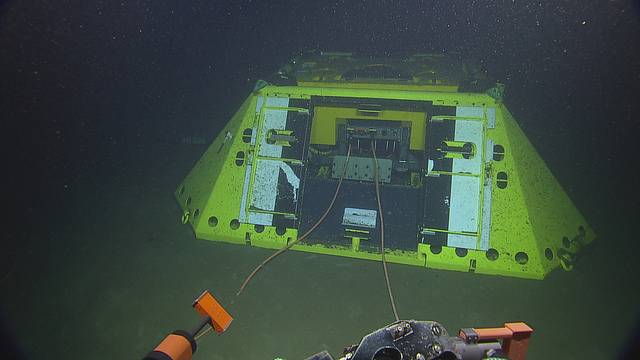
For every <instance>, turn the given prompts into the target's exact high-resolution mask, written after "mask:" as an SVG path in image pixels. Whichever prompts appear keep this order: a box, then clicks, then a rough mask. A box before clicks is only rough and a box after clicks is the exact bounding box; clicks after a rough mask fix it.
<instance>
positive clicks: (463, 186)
mask: <svg viewBox="0 0 640 360" xmlns="http://www.w3.org/2000/svg"><path fill="white" fill-rule="evenodd" d="M456 117H461V118H480V119H482V118H484V108H482V107H479V106H477V107H476V106H459V107H457V108H456ZM482 137H483V122H482V121H478V120H460V119H458V120H456V124H455V134H454V140H455V141H462V142H470V143H473V144H474V148H475V154H474V156H473V157H472V158H470V159H453V167H452V172H453V173H454V175H453V176H452V178H451V197H450V200H449V227H448V229H449V231H452V232H471V233H477V231H478V220H479V219H478V213H479V208H480V178H479V177H475V176H465V175H456V173H465V174H474V175H480V174H481V173H482V171H483V148H484V146H483V145H484V141H483V139H482ZM476 244H477V239H476V237H473V236H465V235H456V234H449V235H448V237H447V245H448V246H453V247H461V248H467V249H475V248H476Z"/></svg>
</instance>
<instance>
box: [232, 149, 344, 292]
mask: <svg viewBox="0 0 640 360" xmlns="http://www.w3.org/2000/svg"><path fill="white" fill-rule="evenodd" d="M350 156H351V144H349V149H348V150H347V159H346V160H345V162H344V168H343V169H342V175H340V180H338V186H336V191H335V193H334V194H333V199H331V202H330V203H329V206H328V207H327V210H325V212H324V214H322V216H321V217H320V218H319V219H318V221H316V223H315V224H313V226H311V227H310V228H309V230H307V231H306V232H305V233H304V234H303V235H302V236H300V237H299V238H297V239H296V240H295V241H292V242H291V243H289V244H288V245H287V246H285V247H283V248H282V249H280V250H278V251H276V252H275V253H273V254H272V255H271V256H269V257H268V258H266V259H264V261H262V263H260V265H258V266H257V267H256V268H255V269H253V271H252V272H251V274H249V276H247V278H246V279H245V280H244V282H243V283H242V286H240V289H239V290H238V292H237V293H236V296H240V294H242V292H243V291H244V289H245V288H246V287H247V285H248V284H249V282H250V281H251V279H253V277H254V276H255V275H256V274H257V273H258V271H260V270H261V269H262V268H263V267H264V266H265V265H266V264H267V263H268V262H269V261H271V260H273V259H274V258H275V257H277V256H278V255H280V254H282V253H283V252H285V251H287V250H289V249H290V248H292V247H293V246H294V245H295V244H297V243H299V242H300V241H302V240H304V239H305V238H306V237H307V236H309V234H311V232H313V231H314V230H315V229H316V228H317V227H318V226H320V224H322V222H323V221H324V219H325V218H326V217H327V215H329V212H330V211H331V209H332V208H333V204H334V203H335V202H336V198H337V197H338V193H339V192H340V187H341V186H342V180H343V179H344V176H345V174H346V173H347V165H348V164H349V157H350Z"/></svg>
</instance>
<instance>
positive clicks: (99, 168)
mask: <svg viewBox="0 0 640 360" xmlns="http://www.w3.org/2000/svg"><path fill="white" fill-rule="evenodd" d="M639 19H640V6H639V5H638V3H637V2H631V1H600V0H598V1H591V2H586V3H585V2H580V1H562V2H521V1H496V2H490V3H489V2H476V1H433V2H432V1H428V2H416V1H405V2H396V1H341V2H320V1H319V2H296V1H292V2H288V3H287V2H284V1H283V2H273V1H272V2H259V1H234V2H229V3H224V2H221V1H215V2H214V1H162V2H157V1H115V2H109V1H96V0H83V1H80V0H70V1H62V2H60V1H42V0H41V1H28V0H27V1H5V2H3V3H2V4H1V5H0V76H1V78H2V83H1V84H2V85H1V86H0V114H1V115H0V117H1V124H2V134H3V142H2V145H3V146H2V149H3V151H2V152H3V155H4V156H3V160H4V165H3V166H2V169H3V171H2V174H3V175H2V179H3V187H4V188H5V197H6V201H5V211H3V213H4V215H2V216H3V218H4V221H3V224H5V226H4V229H3V232H4V233H3V240H4V241H3V242H2V247H1V248H0V253H1V254H2V255H1V256H0V271H1V272H2V273H0V276H1V277H2V282H1V283H0V301H1V303H2V311H3V312H2V317H3V318H4V319H5V320H4V328H5V330H4V331H5V334H7V335H6V336H7V337H6V338H7V339H9V336H10V337H12V338H13V340H11V341H8V342H10V343H12V344H13V346H15V347H16V348H18V349H21V350H19V351H20V352H22V353H23V354H25V356H26V357H27V358H52V359H53V358H66V357H69V358H79V357H86V358H105V359H108V358H115V357H134V358H135V357H140V356H141V355H142V354H143V353H144V352H145V351H146V350H147V349H148V348H150V347H152V346H153V345H154V344H155V342H156V341H158V340H159V339H160V338H161V337H162V335H163V334H164V333H166V332H167V331H169V330H172V329H173V328H177V327H189V326H190V325H189V324H190V322H189V321H190V320H192V319H194V318H193V317H192V316H193V314H191V313H190V311H191V309H189V304H190V300H191V299H192V298H193V296H194V295H197V294H198V293H199V291H200V290H201V289H202V288H211V289H212V290H214V291H215V290H218V292H219V293H221V297H222V298H223V299H225V300H228V301H231V299H232V298H233V296H232V293H233V290H235V288H236V286H237V283H238V282H240V281H241V278H242V276H244V274H246V272H247V271H249V269H250V268H251V266H252V265H253V264H255V263H256V262H257V261H259V260H260V259H262V258H263V257H264V256H265V255H266V254H268V253H269V252H268V251H265V250H260V249H251V250H247V249H244V248H242V247H239V248H235V247H226V246H224V245H216V246H215V247H212V246H213V245H212V244H210V243H202V242H197V241H195V240H194V239H193V236H192V234H191V233H189V232H188V230H186V229H184V228H182V227H180V226H179V225H178V224H177V222H175V223H173V222H171V221H173V220H174V219H175V217H176V216H177V215H176V214H177V213H178V211H177V206H176V205H175V204H174V203H173V199H172V195H171V194H172V192H173V190H174V187H175V186H176V184H178V183H179V181H180V180H181V179H182V177H183V176H184V175H185V174H186V172H187V171H188V170H189V169H190V167H191V166H192V164H193V163H194V162H195V161H196V160H197V159H198V156H199V155H200V153H201V152H202V151H204V149H205V148H204V147H198V146H197V145H196V146H184V145H182V144H180V139H181V138H182V137H184V136H193V135H197V136H203V137H204V138H206V139H207V140H210V139H212V138H213V137H215V135H216V134H217V133H218V131H219V130H220V129H221V128H222V126H223V125H224V124H225V123H226V121H227V120H228V119H229V118H230V116H231V115H232V114H233V113H234V112H235V110H236V108H237V106H238V105H239V104H240V103H241V101H242V100H243V99H244V98H245V97H246V96H247V94H248V93H249V91H250V90H251V89H252V88H253V85H254V83H255V81H256V80H257V79H259V78H261V77H265V75H267V74H270V73H271V72H273V71H274V70H276V69H277V68H278V67H279V65H281V64H282V63H284V62H286V61H287V60H288V59H289V58H290V57H291V56H293V55H294V54H296V53H297V52H298V51H300V50H307V49H321V50H331V51H349V52H356V53H365V54H372V55H376V56H392V55H396V56H401V55H404V54H411V53H416V52H436V53H441V52H442V53H454V52H455V53H460V54H462V55H463V56H465V57H469V58H472V59H475V60H476V61H478V62H480V63H481V64H482V65H483V66H484V67H485V68H486V70H487V72H488V73H489V74H490V76H491V77H493V78H495V79H498V80H501V81H502V82H504V83H505V84H506V87H507V98H506V104H507V105H508V107H509V109H510V110H511V112H512V113H513V114H514V116H515V118H516V119H517V120H518V122H519V123H520V126H521V127H522V128H523V129H524V131H525V133H526V134H528V136H529V138H530V139H531V141H532V142H533V144H534V145H535V147H536V149H537V150H538V151H539V153H540V154H541V156H542V157H543V158H544V159H545V161H546V162H547V164H548V165H549V167H550V168H551V170H552V171H553V173H554V174H555V176H556V177H557V178H558V180H559V181H560V183H561V184H562V186H563V187H564V188H565V190H566V191H567V192H568V194H569V195H570V197H571V198H572V200H573V201H574V202H575V204H576V205H577V207H578V208H579V209H580V210H581V211H582V212H583V214H584V215H585V216H586V218H587V219H588V220H589V222H590V223H591V225H592V226H593V227H594V228H595V231H596V232H597V233H598V234H599V239H598V241H597V244H596V245H595V246H594V248H593V249H592V251H591V254H589V255H588V256H587V258H586V260H585V261H584V263H585V264H584V265H582V267H578V269H576V270H575V271H574V272H572V273H561V272H557V273H554V274H552V276H551V278H550V279H547V280H545V281H544V282H523V281H521V280H514V279H503V278H488V277H480V276H470V275H467V274H450V273H442V272H427V273H426V274H425V272H424V271H423V270H420V269H406V268H405V267H397V268H396V269H395V270H394V269H393V268H392V272H394V271H395V272H396V274H395V276H396V278H397V280H396V281H397V282H398V285H396V288H397V292H398V294H397V295H396V296H397V298H398V299H399V307H400V309H399V311H400V312H401V313H402V312H404V313H405V314H409V315H410V316H411V317H414V318H422V317H424V318H425V319H427V318H428V319H432V320H438V321H441V322H443V323H444V324H445V325H447V326H448V327H450V330H455V329H456V327H463V326H475V325H478V323H480V325H492V324H493V323H495V324H498V323H500V322H502V321H504V320H511V319H515V318H517V319H515V320H526V321H529V322H531V323H533V324H535V325H538V326H537V328H536V330H537V332H536V337H535V338H534V341H533V343H532V347H533V348H532V353H533V354H534V355H536V357H535V358H543V357H547V358H555V357H556V356H555V355H554V354H560V355H563V356H566V357H567V358H598V357H605V358H606V357H614V355H612V354H615V353H616V352H617V351H619V350H620V349H621V348H622V347H623V343H624V339H625V336H626V335H628V334H629V333H630V332H631V327H632V326H633V324H634V321H635V318H636V317H637V315H638V312H639V309H638V305H637V304H638V303H639V302H638V301H639V300H640V296H639V294H638V290H637V286H634V285H633V281H632V280H631V279H632V277H633V274H634V273H635V272H637V268H636V265H635V261H636V254H637V252H638V250H639V249H640V246H639V245H638V241H636V239H637V235H636V231H635V226H634V225H635V222H636V219H637V215H638V210H637V209H638V206H639V205H640V197H639V192H638V190H637V178H636V175H635V174H636V172H637V171H636V167H637V165H636V163H637V152H638V150H637V145H636V137H637V134H638V130H640V120H639V119H640V117H638V114H639V113H640V102H639V101H638V99H637V94H640V56H638V55H640V54H639V52H640V21H639ZM247 254H249V255H247ZM288 255H291V254H288ZM225 261H226V262H225ZM238 261H242V262H245V263H246V266H244V265H243V266H242V267H241V268H238V267H234V264H235V263H237V262H238ZM378 265H379V264H376V263H367V262H355V263H354V262H353V260H349V259H334V258H324V257H316V256H312V255H305V254H297V255H291V256H290V257H288V258H286V259H281V263H280V264H279V265H275V266H274V269H273V270H272V273H271V274H270V275H269V276H265V277H264V278H263V279H262V283H261V284H262V285H257V286H256V289H255V290H254V293H253V294H252V295H251V294H250V295H251V296H250V297H249V298H248V299H247V300H242V301H241V302H240V303H238V304H235V305H234V306H235V307H236V308H235V309H234V310H236V312H237V313H238V316H237V317H238V321H237V322H236V323H234V325H233V326H234V327H235V328H234V329H233V331H234V333H231V334H225V336H226V337H225V336H223V337H219V338H215V339H213V338H212V339H207V340H205V342H204V343H203V344H202V348H203V349H204V348H208V350H201V352H202V353H199V355H201V357H200V358H203V359H204V358H212V359H221V358H241V357H261V358H273V357H274V356H276V355H280V356H283V357H288V358H296V357H303V356H304V355H305V354H311V353H313V352H316V351H319V350H321V349H323V348H330V350H331V351H334V352H335V351H336V349H338V350H340V349H339V347H340V346H342V345H347V344H351V343H353V342H355V341H357V340H358V337H359V336H360V335H362V334H364V333H365V332H366V331H369V330H372V329H374V328H376V327H378V326H382V325H384V324H385V323H387V322H389V320H390V318H389V314H388V310H387V304H386V302H385V298H384V293H383V291H384V288H383V287H382V284H383V280H382V276H381V274H380V273H379V266H378ZM292 268H298V269H299V268H305V269H307V271H304V272H296V273H295V274H296V275H299V276H298V277H295V276H293V277H291V274H289V273H288V271H287V269H292ZM311 269H323V270H322V271H320V272H321V274H320V275H321V276H320V275H318V276H314V275H313V274H314V273H315V272H314V271H312V270H311ZM327 269H334V270H333V271H331V270H327ZM341 269H345V270H344V271H342V270H341ZM316 271H319V270H316ZM345 273H348V274H350V275H349V276H346V275H344V274H345ZM369 273H370V274H372V275H371V276H364V275H363V274H369ZM310 277H311V279H312V281H310V280H309V279H310ZM339 279H343V282H341V281H339ZM345 279H347V280H348V281H347V280H345ZM415 279H418V280H415ZM612 279H613V280H614V281H612ZM618 279H619V280H618ZM309 282H311V283H313V284H315V285H313V286H311V285H309ZM354 282H357V283H358V284H361V285H359V286H355V287H354V286H353V283H354ZM369 283H370V285H371V286H373V287H376V286H378V287H379V290H380V294H381V296H379V297H378V298H376V299H374V300H371V299H369V298H368V297H367V296H366V293H367V292H368V291H370V290H367V289H369V288H367V287H366V286H363V285H362V284H369ZM416 283H417V284H419V285H415V284H416ZM515 288H519V289H523V290H522V291H523V293H522V294H520V295H513V296H515V297H516V298H517V300H518V301H519V302H516V301H507V300H505V298H506V297H508V296H509V295H508V294H511V292H510V291H511V289H515ZM416 291H419V292H420V294H421V295H420V297H421V298H422V299H424V301H419V300H418V299H416V297H415V292H416ZM534 294H535V295H534ZM347 295H348V296H347ZM345 296H347V297H348V298H349V299H353V300H354V301H349V302H346V303H345V301H344V297H345ZM454 297H456V298H457V300H455V301H453V302H452V300H451V299H452V298H454ZM460 297H461V298H460ZM494 297H495V298H494ZM497 299H501V300H497ZM464 300H466V301H464ZM337 301H340V303H345V304H344V306H342V307H338V308H339V309H340V310H336V308H335V307H334V306H328V305H327V304H331V303H333V302H337ZM403 301H404V302H405V304H404V305H403V304H402V302H403ZM458 301H459V303H458ZM469 304H474V305H475V306H468V305H469ZM454 305H455V306H454ZM403 307H404V311H403V309H402V308H403ZM309 313H316V314H319V315H318V317H317V318H316V317H313V316H311V317H310V320H309V321H308V322H305V323H303V324H301V323H300V322H299V320H298V319H299V318H300V317H304V316H306V314H309ZM329 313H330V314H329ZM158 314H162V316H158ZM505 318H510V319H505ZM344 319H349V324H344V323H341V322H343V321H344ZM594 323H596V324H601V325H602V326H604V327H606V328H607V331H606V332H605V334H602V335H601V336H602V340H600V341H592V340H589V339H588V338H589V337H590V336H591V334H592V333H591V332H590V331H589V329H590V327H591V326H596V325H594ZM333 326H336V327H341V329H342V331H336V330H331V329H334V328H333ZM120 334H124V335H120ZM125 335H126V336H125ZM227 335H229V336H227ZM245 335H246V336H251V338H252V340H251V341H250V348H251V350H247V346H246V344H245V341H246V340H243V339H244V337H243V336H245ZM608 355H612V356H608Z"/></svg>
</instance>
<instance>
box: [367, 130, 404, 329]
mask: <svg viewBox="0 0 640 360" xmlns="http://www.w3.org/2000/svg"><path fill="white" fill-rule="evenodd" d="M371 152H372V153H373V160H374V162H375V164H374V167H373V174H374V180H375V183H376V200H377V201H378V214H379V215H380V252H381V253H382V268H383V269H384V279H385V281H386V282H387V291H388V292H389V301H390V302H391V309H392V310H393V316H394V317H395V318H396V321H399V320H400V317H399V316H398V310H396V302H395V300H394V299H393V291H391V281H389V270H388V269H387V260H386V259H385V257H384V216H383V215H382V202H381V201H380V184H379V182H378V180H379V179H378V177H379V175H378V172H379V169H378V157H377V156H376V142H375V140H374V141H372V142H371Z"/></svg>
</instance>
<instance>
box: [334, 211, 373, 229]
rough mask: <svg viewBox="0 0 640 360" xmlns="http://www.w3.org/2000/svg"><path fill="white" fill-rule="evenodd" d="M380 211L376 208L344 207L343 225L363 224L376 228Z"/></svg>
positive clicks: (362, 225)
mask: <svg viewBox="0 0 640 360" xmlns="http://www.w3.org/2000/svg"><path fill="white" fill-rule="evenodd" d="M377 218H378V212H377V211H376V210H369V209H358V208H344V215H343V216H342V225H347V226H349V225H352V226H361V227H366V228H369V229H375V228H376V222H377V221H376V220H377Z"/></svg>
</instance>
